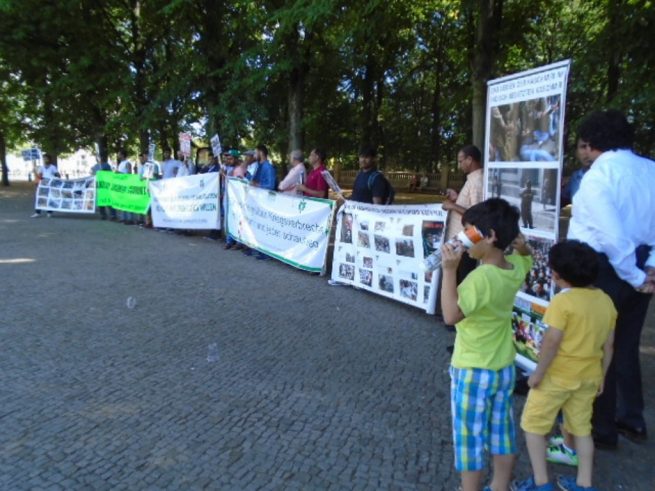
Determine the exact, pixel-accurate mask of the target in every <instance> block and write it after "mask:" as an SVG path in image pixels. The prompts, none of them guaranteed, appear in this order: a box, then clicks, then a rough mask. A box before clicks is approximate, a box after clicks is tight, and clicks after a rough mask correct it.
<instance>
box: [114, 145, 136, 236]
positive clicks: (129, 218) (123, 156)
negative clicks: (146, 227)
mask: <svg viewBox="0 0 655 491" xmlns="http://www.w3.org/2000/svg"><path fill="white" fill-rule="evenodd" d="M117 160H118V167H117V170H118V173H119V174H131V173H132V162H130V161H129V160H127V152H126V151H125V150H119V151H118V159H117ZM120 216H121V219H120V221H121V223H124V224H125V225H134V214H133V213H130V212H129V211H121V213H120Z"/></svg>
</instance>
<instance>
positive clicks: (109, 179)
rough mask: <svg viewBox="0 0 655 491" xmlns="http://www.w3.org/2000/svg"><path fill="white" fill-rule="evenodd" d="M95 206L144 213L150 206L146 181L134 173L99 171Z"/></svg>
mask: <svg viewBox="0 0 655 491" xmlns="http://www.w3.org/2000/svg"><path fill="white" fill-rule="evenodd" d="M96 188H97V202H96V204H97V206H111V207H112V208H115V209H117V210H122V211H129V212H132V213H138V214H140V215H145V214H146V212H147V211H148V208H149V207H150V195H149V194H148V181H147V180H145V179H142V178H141V177H140V176H138V175H136V174H117V173H115V172H111V171H100V172H98V173H97V174H96Z"/></svg>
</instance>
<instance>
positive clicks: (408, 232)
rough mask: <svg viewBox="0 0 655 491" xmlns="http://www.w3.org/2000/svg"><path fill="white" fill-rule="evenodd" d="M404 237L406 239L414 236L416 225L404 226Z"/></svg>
mask: <svg viewBox="0 0 655 491" xmlns="http://www.w3.org/2000/svg"><path fill="white" fill-rule="evenodd" d="M403 235H404V236H405V237H413V236H414V225H403Z"/></svg>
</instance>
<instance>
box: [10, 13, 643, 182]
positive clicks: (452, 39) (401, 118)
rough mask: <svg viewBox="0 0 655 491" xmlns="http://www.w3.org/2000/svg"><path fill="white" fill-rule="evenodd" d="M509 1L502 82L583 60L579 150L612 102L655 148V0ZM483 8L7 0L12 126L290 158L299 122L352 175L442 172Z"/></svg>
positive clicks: (310, 142) (574, 76) (50, 140)
mask: <svg viewBox="0 0 655 491" xmlns="http://www.w3.org/2000/svg"><path fill="white" fill-rule="evenodd" d="M494 5H495V6H496V8H497V9H498V12H502V15H501V16H500V22H499V24H498V25H497V26H496V28H495V29H496V30H495V31H494V38H493V42H492V43H491V45H490V46H491V47H490V51H489V52H488V53H486V54H485V56H487V59H485V60H483V61H484V62H485V63H488V64H489V66H491V75H490V76H492V77H495V76H502V75H506V74H509V73H513V72H516V71H519V70H523V69H527V68H533V67H535V66H539V65H542V64H546V63H550V62H554V61H558V60H562V59H566V58H571V59H572V60H573V65H572V70H571V78H570V85H569V93H568V98H567V108H566V111H567V112H566V116H567V122H568V139H569V142H572V141H573V140H574V138H575V126H576V125H577V122H578V121H579V120H580V118H582V117H583V116H584V115H585V114H586V113H587V112H589V111H590V110H592V109H595V108H600V107H609V106H612V107H618V108H620V109H623V110H624V111H626V112H627V113H628V114H629V115H630V116H631V117H632V118H633V120H634V122H635V124H636V130H637V139H638V147H639V149H640V150H642V151H643V152H645V153H652V152H653V150H655V126H654V125H653V124H652V121H654V120H655V86H654V84H655V83H654V82H653V78H652V73H653V67H654V65H655V51H654V50H653V49H652V42H651V40H650V38H651V36H649V34H650V33H651V32H652V31H653V30H654V28H655V7H654V6H653V2H652V1H650V0H568V1H567V0H544V1H542V2H531V1H529V0H504V1H503V0H496V1H495V2H494ZM480 16H481V10H480V2H475V1H472V0H413V1H409V0H386V1H383V0H350V1H345V0H313V1H312V0H264V1H261V2H250V1H245V0H235V1H230V2H228V1H225V0H223V1H221V0H148V1H145V0H108V1H105V2H92V1H90V0H76V1H74V0H61V1H58V2H45V3H44V2H38V1H36V0H21V1H17V0H4V1H2V2H0V133H2V134H3V135H4V136H5V139H6V140H7V141H8V143H9V145H12V144H13V145H14V146H16V145H17V144H18V143H17V142H18V141H19V140H27V139H31V140H32V141H35V142H37V143H39V144H40V145H41V146H42V147H43V148H44V149H46V150H48V151H51V152H53V153H58V152H64V151H68V150H72V149H74V148H76V147H78V146H90V145H91V144H92V143H93V142H99V141H100V142H108V143H109V149H110V150H112V151H113V150H116V149H117V148H118V147H120V146H127V147H128V148H130V149H132V150H136V149H137V148H141V149H144V148H145V147H146V146H147V144H148V142H151V141H154V142H156V143H157V144H158V145H159V147H160V148H161V146H163V145H171V146H176V145H177V133H178V132H179V131H192V132H194V133H195V135H196V137H200V138H204V139H205V140H208V137H210V136H211V135H212V134H213V133H219V134H220V135H221V137H222V140H223V142H224V144H225V146H248V147H251V146H253V145H254V144H256V143H259V142H263V143H266V144H267V145H268V146H269V147H271V148H272V149H273V150H274V151H275V153H276V154H277V155H283V154H284V153H285V152H286V150H287V148H288V142H289V138H290V125H291V123H292V119H293V117H299V118H300V121H301V125H300V130H299V131H300V138H301V141H302V142H304V144H303V146H304V147H305V148H306V149H307V150H309V149H310V148H311V147H313V146H321V147H324V148H325V149H326V150H327V151H328V153H329V154H330V155H331V156H334V157H336V158H338V159H339V160H340V161H341V162H342V164H343V165H344V166H346V167H348V166H355V165H356V153H357V149H358V146H359V145H360V144H362V143H373V144H375V145H377V146H378V147H379V149H380V150H381V154H382V162H383V164H384V165H385V166H386V167H387V168H398V169H415V170H417V171H423V170H425V171H427V170H434V169H436V168H437V167H439V166H442V165H452V164H453V163H454V161H455V154H456V151H457V148H458V147H459V146H461V145H463V144H465V143H467V142H469V141H471V137H472V124H473V122H472V116H471V106H472V104H474V99H473V92H472V81H473V80H474V78H475V77H474V76H473V75H474V74H473V67H474V63H473V61H474V59H475V53H476V52H475V49H476V45H475V44H476V43H475V39H476V32H477V28H478V26H479V25H480V22H481V19H480ZM478 55H479V51H478ZM479 61H480V60H479V59H478V62H479ZM291 101H295V102H294V103H297V104H299V105H298V107H297V108H296V109H293V108H292V110H291V111H290V110H289V107H290V104H291ZM294 110H295V111H296V112H294ZM198 123H200V124H198ZM571 153H572V152H571Z"/></svg>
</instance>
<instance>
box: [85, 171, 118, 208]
mask: <svg viewBox="0 0 655 491" xmlns="http://www.w3.org/2000/svg"><path fill="white" fill-rule="evenodd" d="M101 170H104V171H111V165H109V164H108V163H107V162H98V163H96V164H95V165H94V166H93V167H91V175H92V176H95V175H96V173H97V172H98V171H101ZM96 208H97V209H98V212H99V213H100V219H101V220H107V208H109V211H110V213H111V216H114V217H115V215H116V211H115V210H114V209H112V208H111V207H110V206H97V207H96Z"/></svg>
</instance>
